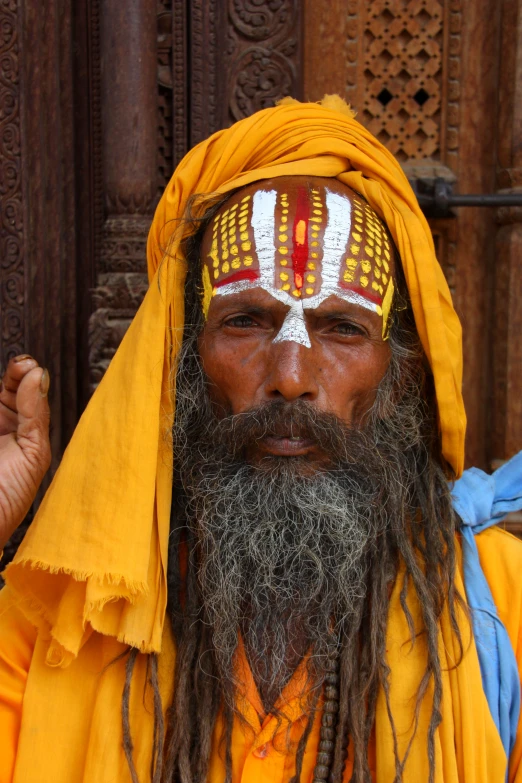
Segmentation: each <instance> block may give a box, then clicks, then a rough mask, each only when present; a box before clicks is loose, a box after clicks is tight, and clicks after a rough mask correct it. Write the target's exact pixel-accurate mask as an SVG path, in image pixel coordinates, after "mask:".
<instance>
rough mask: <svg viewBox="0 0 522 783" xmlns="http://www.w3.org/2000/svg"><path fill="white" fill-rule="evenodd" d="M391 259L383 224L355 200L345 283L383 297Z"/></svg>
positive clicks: (364, 204) (346, 259)
mask: <svg viewBox="0 0 522 783" xmlns="http://www.w3.org/2000/svg"><path fill="white" fill-rule="evenodd" d="M390 260H391V248H390V243H389V240H388V237H387V236H386V232H385V230H384V227H383V225H382V223H381V221H380V220H379V219H378V218H377V216H376V215H375V213H374V212H373V210H372V209H371V208H370V207H369V206H368V205H367V204H366V203H364V202H363V201H362V200H359V199H355V201H354V203H353V207H352V230H351V235H350V242H349V245H348V253H347V256H346V258H345V266H346V270H345V271H344V272H343V280H344V281H345V282H346V283H353V284H354V285H356V286H359V287H361V288H364V289H367V290H368V291H371V292H372V293H374V294H376V295H377V296H380V297H384V293H385V286H386V284H387V283H388V275H389V271H390V266H389V264H390Z"/></svg>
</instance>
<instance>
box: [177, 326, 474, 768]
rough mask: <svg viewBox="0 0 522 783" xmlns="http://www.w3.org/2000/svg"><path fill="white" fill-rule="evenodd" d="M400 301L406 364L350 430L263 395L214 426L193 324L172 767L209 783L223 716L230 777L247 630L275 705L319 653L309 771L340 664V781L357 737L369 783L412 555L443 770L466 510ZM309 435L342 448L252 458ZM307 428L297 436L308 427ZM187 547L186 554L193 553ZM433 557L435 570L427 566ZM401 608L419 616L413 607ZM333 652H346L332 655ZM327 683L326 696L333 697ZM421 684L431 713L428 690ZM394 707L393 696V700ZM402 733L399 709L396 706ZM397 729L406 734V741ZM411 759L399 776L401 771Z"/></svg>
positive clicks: (324, 445)
mask: <svg viewBox="0 0 522 783" xmlns="http://www.w3.org/2000/svg"><path fill="white" fill-rule="evenodd" d="M406 316H407V313H406V314H405V313H401V319H400V320H397V321H396V322H394V325H393V328H392V330H391V334H390V347H391V349H392V350H391V361H390V365H389V367H388V370H387V373H386V375H385V377H384V379H383V381H382V382H381V384H380V386H379V388H378V390H377V395H376V400H375V403H374V405H373V407H372V409H371V410H370V411H369V412H368V415H367V416H366V418H365V423H364V425H363V426H358V427H356V428H355V429H353V430H350V429H347V428H346V427H345V426H344V425H343V424H342V422H340V421H339V420H338V419H336V417H334V416H331V415H328V414H321V413H319V412H318V411H317V410H316V409H315V408H314V406H313V405H310V404H308V405H307V404H304V405H302V404H301V403H299V404H297V405H296V404H295V403H294V404H292V405H286V406H285V405H283V406H279V408H280V410H279V412H278V410H276V408H277V406H276V408H274V407H273V406H272V405H267V406H263V407H262V408H260V409H258V410H256V411H250V412H249V413H248V414H243V415H241V416H227V417H226V418H224V419H221V420H217V419H216V417H215V415H214V413H213V410H212V406H211V403H210V399H209V395H208V393H207V382H206V378H205V376H204V373H203V370H202V368H201V364H200V361H199V357H198V353H197V330H194V329H193V330H192V333H188V335H187V336H186V339H185V342H184V345H183V348H182V352H181V356H180V362H179V366H178V370H177V376H176V420H175V427H174V433H173V434H174V450H175V456H176V461H175V465H176V476H175V489H174V496H173V501H174V504H173V518H172V527H171V538H170V550H169V571H168V587H169V616H170V619H171V623H172V629H173V633H174V638H175V642H176V647H177V658H176V671H175V674H174V700H173V704H172V706H171V708H170V709H169V715H168V721H169V741H168V747H167V751H166V757H165V758H166V761H165V776H166V777H165V779H167V780H174V779H177V777H176V776H177V775H178V776H179V778H180V779H181V780H183V782H184V783H194V782H195V781H197V783H201V782H202V781H203V780H206V778H207V772H208V765H209V758H210V749H211V747H212V737H213V732H214V727H215V722H216V719H217V716H218V713H219V711H220V709H221V708H224V709H223V715H224V734H223V737H222V739H223V743H224V745H223V747H224V748H225V750H226V767H227V779H228V780H231V776H232V762H231V743H232V728H233V724H234V714H235V712H236V708H237V707H236V705H237V701H236V697H237V693H238V688H240V686H241V684H242V683H241V682H240V681H239V677H238V670H237V667H235V665H234V663H235V661H234V656H235V654H236V651H237V645H238V638H239V636H240V635H242V637H243V640H244V641H245V647H246V649H247V654H248V655H249V658H250V662H251V665H252V669H253V670H254V676H255V677H256V679H257V683H258V685H259V687H260V691H261V695H262V698H263V700H264V703H265V709H266V710H267V711H268V710H271V711H272V712H273V713H276V714H277V715H278V717H279V716H281V713H284V705H281V704H277V698H278V696H279V695H280V694H281V691H282V689H283V688H284V685H285V683H286V682H287V681H288V678H289V677H290V676H291V674H292V671H293V670H294V669H295V667H296V665H297V664H298V662H299V660H300V659H301V658H302V657H303V656H304V657H305V661H306V666H305V672H306V674H307V676H308V686H309V687H311V688H315V691H314V692H313V698H312V701H311V702H310V710H309V713H308V719H307V728H306V729H305V731H304V733H303V736H302V738H301V740H300V741H299V746H298V749H297V751H296V776H295V779H296V780H299V779H300V775H301V769H302V762H303V753H304V750H305V746H306V743H307V737H308V734H307V732H308V731H310V730H311V726H312V723H313V720H314V714H315V709H316V707H317V704H318V702H317V701H316V700H315V697H316V696H319V694H320V693H321V692H322V690H321V686H322V685H323V683H324V682H325V681H330V680H329V679H328V678H329V677H330V675H329V674H328V673H327V672H328V666H327V660H326V659H327V657H329V655H330V651H331V649H332V647H334V648H335V653H336V654H337V656H338V665H339V712H338V722H337V728H336V730H335V750H334V758H333V767H332V775H333V777H334V779H340V778H341V776H342V770H343V766H344V758H345V756H344V754H345V749H346V747H347V744H348V739H349V738H350V742H351V743H352V746H353V754H354V776H355V777H354V779H355V778H356V779H357V780H366V779H369V777H370V771H369V767H368V743H369V736H370V730H371V726H372V724H373V720H374V716H375V709H376V703H377V696H378V694H379V693H380V692H382V693H384V697H385V699H386V700H387V703H388V698H389V668H388V664H387V661H386V630H387V618H388V610H389V596H390V587H391V585H392V584H393V582H394V580H395V579H396V577H397V573H398V567H399V564H400V563H402V564H403V565H404V577H403V578H404V583H403V590H406V588H408V590H409V591H411V593H412V595H413V598H414V600H417V601H418V605H419V607H420V609H421V613H422V618H423V622H424V626H425V629H426V634H425V638H426V639H427V641H428V651H427V661H426V682H427V683H428V682H432V683H433V693H434V696H433V699H432V703H431V719H430V730H429V739H428V743H427V752H428V756H429V758H430V770H431V773H430V780H431V779H432V778H433V769H434V762H433V758H434V739H433V737H434V732H435V729H436V727H437V725H438V723H439V720H440V699H441V696H440V694H441V692H442V672H441V667H440V661H439V657H438V647H437V628H438V621H439V618H440V615H441V612H442V610H443V607H444V606H445V605H447V606H448V608H449V612H450V617H451V622H452V626H453V628H454V631H455V634H456V638H457V641H458V642H459V643H460V639H461V637H460V629H459V627H458V625H457V621H456V614H455V605H456V603H457V602H458V601H459V600H460V599H459V596H458V594H457V593H456V591H455V588H454V571H455V543H454V521H455V520H454V516H453V513H452V510H451V500H450V495H449V491H448V487H447V482H446V475H445V469H444V463H443V461H442V460H441V458H440V455H439V453H438V443H439V441H438V430H437V420H436V408H435V406H434V405H433V403H432V402H428V400H429V399H430V395H431V392H430V390H429V385H428V386H426V383H425V380H426V379H425V376H424V370H423V361H422V352H421V349H420V346H419V343H418V339H417V337H416V335H415V330H414V327H413V324H412V323H410V322H409V321H408V319H407V317H406ZM278 417H279V425H280V423H281V418H283V419H284V422H285V431H286V432H288V423H289V422H290V425H291V427H292V432H293V434H294V435H297V434H305V435H309V436H310V437H312V439H314V440H316V441H317V443H318V444H319V445H320V447H321V450H322V451H323V452H324V453H325V454H327V455H328V457H329V463H328V464H326V465H325V466H323V467H322V468H321V469H320V471H316V472H314V471H312V470H310V466H309V465H308V464H307V463H306V461H305V460H300V459H288V458H285V459H275V458H274V459H271V458H268V459H266V460H262V461H261V462H257V463H255V464H252V463H251V461H249V454H251V448H250V447H251V446H252V444H253V443H254V442H255V440H256V438H261V437H263V435H264V434H268V433H270V431H271V429H272V430H273V429H275V430H276V433H275V434H281V433H280V432H279V433H278V432H277V429H278V426H279V425H277V424H275V422H277V419H278ZM294 427H295V431H294V429H293V428H294ZM180 551H181V552H186V553H187V554H188V559H186V558H185V557H184V556H182V557H181V558H180ZM419 562H422V563H423V566H424V567H423V569H419V567H418V565H419ZM403 611H404V613H405V616H406V619H407V621H408V623H409V624H411V623H412V622H413V621H412V617H411V613H410V609H409V607H408V604H407V602H405V603H404V605H403ZM329 663H331V662H329ZM325 692H326V691H325ZM424 697H425V695H424V691H422V692H421V691H419V694H418V697H417V706H416V709H418V708H420V703H421V701H422V700H423V699H424ZM388 706H389V704H388ZM390 725H391V731H392V734H393V737H394V738H396V734H395V725H394V719H393V715H390ZM394 741H395V740H394ZM401 764H402V761H401V760H400V759H399V758H398V757H397V758H396V766H397V779H398V780H401V779H402V773H401V771H400V770H401Z"/></svg>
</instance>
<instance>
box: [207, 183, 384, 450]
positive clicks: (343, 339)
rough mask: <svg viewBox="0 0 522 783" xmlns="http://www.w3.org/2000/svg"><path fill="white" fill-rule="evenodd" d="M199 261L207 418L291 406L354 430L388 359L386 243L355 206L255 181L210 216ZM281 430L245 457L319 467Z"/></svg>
mask: <svg viewBox="0 0 522 783" xmlns="http://www.w3.org/2000/svg"><path fill="white" fill-rule="evenodd" d="M202 261H203V264H204V266H203V281H204V287H205V294H206V296H205V299H206V302H207V306H208V312H207V314H206V315H207V320H206V324H205V327H204V330H203V332H202V334H201V337H200V340H199V351H200V356H201V360H202V364H203V369H204V371H205V373H206V376H207V378H208V379H209V381H210V394H211V398H212V401H213V403H214V405H215V407H216V411H217V412H218V415H229V414H240V413H244V412H247V411H250V410H253V409H255V408H258V407H260V406H262V405H263V404H265V403H270V402H273V401H278V402H287V403H291V402H294V401H296V400H301V401H306V402H310V403H312V404H313V405H314V406H315V407H316V408H317V409H318V410H319V411H321V412H328V413H333V414H335V415H336V416H337V417H338V418H339V419H341V420H342V421H344V422H345V423H346V424H347V425H353V426H357V425H358V424H360V423H362V422H363V421H364V418H365V414H367V412H368V411H369V410H370V408H371V406H372V404H373V402H374V399H375V395H376V391H377V388H378V386H379V383H380V381H381V380H382V378H383V376H384V374H385V372H386V369H387V366H388V362H389V358H390V349H389V345H388V342H387V341H386V339H385V338H386V331H387V326H388V318H389V311H390V307H391V302H392V299H393V289H394V284H393V274H394V269H393V260H392V253H391V246H390V241H389V238H388V236H387V233H386V231H385V229H384V227H383V225H382V223H381V222H380V221H379V220H378V218H376V216H375V214H374V213H373V211H372V210H371V209H369V208H368V207H367V205H366V204H365V202H364V201H363V200H362V199H361V198H360V197H358V196H357V195H356V194H355V193H354V192H353V191H351V190H350V189H349V188H348V187H346V186H345V185H343V184H342V183H340V182H338V181H337V180H335V179H323V178H310V177H281V178H277V179H274V180H264V181H262V182H258V183H255V184H253V185H250V186H248V187H247V188H244V189H243V190H241V191H239V192H238V193H236V194H235V195H234V196H233V197H231V198H230V199H229V200H228V201H227V202H226V204H225V205H224V206H223V207H222V208H221V209H220V210H219V211H218V213H217V214H216V216H215V218H214V219H213V221H212V222H211V224H210V225H209V227H208V228H207V230H206V232H205V236H204V239H203V244H202ZM208 303H209V305H208ZM284 429H285V428H284V427H282V428H281V427H280V428H279V431H278V432H277V434H270V435H267V436H265V437H264V438H262V439H261V440H258V441H257V442H256V445H255V447H254V451H255V453H253V454H249V458H250V459H253V460H254V461H256V460H257V459H259V458H261V457H263V456H264V455H274V456H278V457H289V456H301V457H304V458H306V459H308V460H310V462H311V463H314V462H317V463H320V462H321V461H323V460H324V459H325V456H326V455H324V454H322V453H321V450H320V449H319V447H318V445H317V444H316V443H315V442H313V441H311V440H308V439H306V438H304V437H300V435H299V433H297V434H295V433H292V432H291V428H290V427H288V428H287V429H288V432H287V431H283V430H284Z"/></svg>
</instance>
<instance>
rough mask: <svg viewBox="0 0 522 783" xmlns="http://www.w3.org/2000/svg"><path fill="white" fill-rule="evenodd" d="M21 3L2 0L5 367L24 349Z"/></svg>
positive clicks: (0, 320)
mask: <svg viewBox="0 0 522 783" xmlns="http://www.w3.org/2000/svg"><path fill="white" fill-rule="evenodd" d="M17 14H18V3H17V2H16V0H2V2H0V220H1V225H0V262H1V268H2V287H1V294H0V312H1V315H0V325H1V333H2V356H1V357H0V364H1V365H3V366H4V367H5V365H6V364H7V362H8V361H9V359H10V358H11V357H12V356H16V354H18V353H22V352H23V343H24V301H25V292H24V241H23V239H24V238H23V216H22V182H21V174H22V172H21V168H22V166H21V150H20V87H19V42H18V29H17V24H18V19H17Z"/></svg>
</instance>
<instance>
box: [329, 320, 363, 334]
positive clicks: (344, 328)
mask: <svg viewBox="0 0 522 783" xmlns="http://www.w3.org/2000/svg"><path fill="white" fill-rule="evenodd" d="M334 331H335V332H337V333H338V334H342V335H346V336H350V335H357V336H359V335H362V334H364V330H363V329H362V328H361V327H360V326H356V325H355V324H352V323H350V322H348V321H345V322H344V323H341V324H337V326H335V328H334Z"/></svg>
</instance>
